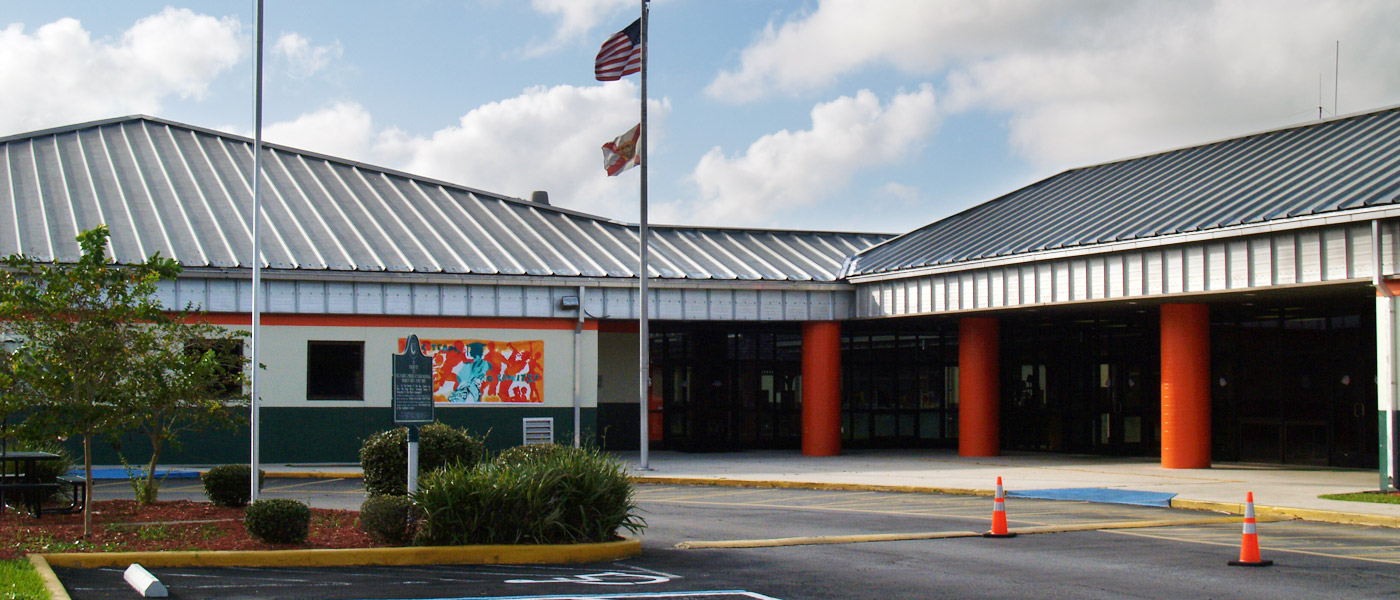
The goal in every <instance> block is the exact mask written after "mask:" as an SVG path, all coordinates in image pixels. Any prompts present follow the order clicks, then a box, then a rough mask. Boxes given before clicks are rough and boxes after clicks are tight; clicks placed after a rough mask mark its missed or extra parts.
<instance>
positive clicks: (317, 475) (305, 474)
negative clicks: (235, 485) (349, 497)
mask: <svg viewBox="0 0 1400 600" xmlns="http://www.w3.org/2000/svg"><path fill="white" fill-rule="evenodd" d="M263 476H264V477H277V478H280V479H364V474H363V473H328V472H324V471H266V472H264V473H263Z"/></svg>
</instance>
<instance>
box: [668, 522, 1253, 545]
mask: <svg viewBox="0 0 1400 600" xmlns="http://www.w3.org/2000/svg"><path fill="white" fill-rule="evenodd" d="M1241 520H1242V519H1241V518H1240V517H1204V518H1197V519H1157V520H1150V521H1107V522H1098V523H1076V524H1073V525H1045V526H1040V527H1018V528H1015V529H1011V530H1010V532H1011V533H1018V534H1025V535H1035V534H1040V533H1072V532H1077V531H1104V530H1109V529H1142V528H1148V527H1176V526H1181V525H1208V524H1214V523H1239V522H1240V521H1241ZM969 537H982V534H980V533H974V532H971V531H932V532H925V533H876V534H866V535H819V536H808V537H791V538H771V539H757V540H714V541H692V542H681V543H679V544H676V548H679V549H681V550H698V549H704V548H773V547H779V546H810V545H819V544H859V543H865V542H902V541H909V540H946V539H954V538H969Z"/></svg>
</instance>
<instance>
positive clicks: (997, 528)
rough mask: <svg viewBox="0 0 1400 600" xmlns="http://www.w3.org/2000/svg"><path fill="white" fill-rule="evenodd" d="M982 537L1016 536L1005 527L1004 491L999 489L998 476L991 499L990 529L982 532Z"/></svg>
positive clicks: (999, 479)
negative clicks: (995, 493) (994, 492)
mask: <svg viewBox="0 0 1400 600" xmlns="http://www.w3.org/2000/svg"><path fill="white" fill-rule="evenodd" d="M982 537H995V538H1009V537H1016V534H1014V533H1011V532H1010V531H1008V530H1007V529H1006V493H1005V492H1003V491H1002V489H1001V478H1000V477H997V497H996V499H995V500H993V501H992V530H991V531H988V532H987V533H984V534H982Z"/></svg>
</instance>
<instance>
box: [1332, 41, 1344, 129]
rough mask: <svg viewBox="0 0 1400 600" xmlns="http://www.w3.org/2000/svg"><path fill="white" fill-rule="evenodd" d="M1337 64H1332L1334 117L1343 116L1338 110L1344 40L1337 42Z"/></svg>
mask: <svg viewBox="0 0 1400 600" xmlns="http://www.w3.org/2000/svg"><path fill="white" fill-rule="evenodd" d="M1334 56H1335V57H1336V62H1335V63H1333V64H1332V77H1333V79H1332V116H1336V115H1339V114H1341V113H1340V112H1338V111H1339V109H1338V108H1337V92H1338V89H1339V86H1340V84H1341V82H1342V73H1341V68H1342V40H1337V52H1336V54H1335V55H1334Z"/></svg>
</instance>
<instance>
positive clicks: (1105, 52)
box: [0, 0, 1400, 232]
mask: <svg viewBox="0 0 1400 600" xmlns="http://www.w3.org/2000/svg"><path fill="white" fill-rule="evenodd" d="M638 11H639V2H638V1H637V0H529V1H526V0H513V1H511V0H457V1H453V2H446V1H430V0H403V1H398V2H360V1H348V0H340V1H329V0H266V21H265V23H266V25H265V38H266V41H265V46H264V52H265V66H266V75H265V92H264V123H265V137H266V139H267V140H268V141H272V142H278V143H284V144H288V145H292V146H296V147H300V148H305V149H308V150H313V151H318V152H323V153H327V154H332V155H336V156H343V157H346V158H350V159H354V160H360V161H364V162H368V163H372V164H377V165H382V166H386V167H390V168H395V169H401V170H405V171H409V172H413V173H418V174H422V175H426V176H430V177H435V178H439V179H444V180H447V181H451V182H454V183H459V184H462V185H466V186H469V187H475V188H479V189H485V190H490V191H493V192H498V193H503V194H508V195H512V196H518V197H526V196H528V195H529V193H530V192H531V191H532V190H536V189H545V190H548V191H549V192H550V194H551V198H552V200H553V202H554V203H555V204H557V205H560V206H564V207H568V208H572V209H575V210H580V211H583V212H588V213H593V214H598V215H602V216H605V217H609V218H613V219H618V220H622V221H628V222H634V221H635V220H636V219H637V188H638V185H637V184H638V171H637V170H635V169H634V170H632V171H628V172H626V173H623V174H622V175H620V176H617V177H611V178H609V177H606V176H605V175H604V173H603V166H602V152H601V150H600V149H599V147H600V146H601V145H602V144H603V143H604V142H606V141H608V140H610V139H612V138H613V137H615V136H617V135H620V134H622V133H623V132H624V131H626V130H627V129H628V128H630V127H631V126H632V125H633V124H635V123H636V121H637V106H638V104H637V95H638V78H637V77H636V76H631V77H628V78H626V79H624V80H623V81H620V82H614V83H607V84H604V83H601V82H597V81H594V79H593V76H592V60H593V56H594V54H596V52H597V50H598V47H599V45H600V44H601V43H602V41H603V40H604V39H606V38H607V37H608V36H609V35H611V34H612V33H613V32H615V31H617V30H619V29H621V28H622V27H623V26H625V25H627V24H628V23H629V22H631V20H632V19H634V18H636V16H637V15H638V14H639V13H638ZM651 14H652V19H651V25H652V27H651V38H652V43H651V46H650V50H651V58H652V61H651V66H650V72H649V75H650V77H649V96H650V100H651V106H652V120H651V132H652V133H651V135H652V148H651V165H650V171H649V176H650V182H651V185H650V200H651V203H650V207H651V220H652V221H653V222H659V223H677V224H697V225H720V226H734V227H777V228H796V229H821V230H843V231H877V232H904V231H908V230H910V229H913V228H915V227H918V226H920V225H923V224H926V223H928V222H932V221H934V220H936V219H939V218H942V217H945V216H948V215H950V214H953V213H955V212H957V211H959V210H962V209H964V208H967V207H969V206H972V205H974V204H977V203H980V202H983V201H987V200H990V199H993V198H995V197H996V196H998V195H1000V194H1003V193H1006V192H1009V191H1012V190H1014V189H1017V188H1019V187H1021V186H1024V185H1026V184H1029V183H1031V182H1033V181H1035V180H1037V179H1040V178H1042V177H1045V176H1048V175H1052V174H1054V173H1056V172H1059V171H1062V170H1064V169H1066V168H1073V167H1077V166H1084V165H1088V164H1094V163H1097V162H1104V161H1109V160H1114V159H1118V158H1124V157H1128V156H1132V155H1137V154H1142V153H1147V152H1153V151H1159V150H1164V149H1169V148H1173V147H1179V146H1183V145H1189V144H1195V143H1201V142H1207V141H1212V140H1216V139H1220V138H1224V137H1229V136H1234V135H1240V134H1245V133H1249V132H1253V131H1259V130H1263V129H1269V128H1274V127H1281V126H1286V125H1291V124H1296V123H1301V122H1305V121H1307V120H1309V119H1315V118H1317V114H1318V106H1319V96H1320V97H1321V99H1322V101H1321V105H1322V106H1323V112H1324V113H1325V114H1327V115H1329V116H1330V115H1331V113H1332V111H1333V109H1334V104H1333V93H1334V87H1333V81H1334V77H1336V76H1338V75H1339V78H1338V79H1339V81H1340V86H1339V90H1338V91H1339V94H1338V96H1339V97H1340V102H1339V105H1340V106H1339V108H1340V111H1341V113H1343V114H1346V113H1352V112H1358V111H1364V110H1369V109H1373V108H1379V107H1383V106H1390V105H1394V104H1400V69H1397V68H1396V65H1397V64H1400V36H1396V35H1394V32H1395V31H1400V3H1397V2H1390V1H1385V0H1380V1H1374V2H1367V1H1362V0H1338V1H1327V0H1316V1H1308V2H1305V1H1301V0H1269V1H1265V0H1256V1H1211V0H1173V1H1171V2H1165V1H1163V2H1150V1H1129V0H1123V1H1114V2H1105V1H1072V0H1053V1H1052V0H1016V1H1005V2H960V1H952V0H950V1H946V2H945V1H937V0H908V1H899V0H878V1H874V0H808V1H784V0H655V1H654V2H653V4H652V13H651ZM253 22H254V21H253V3H252V2H251V1H244V2H198V1H183V2H171V3H163V2H143V1H140V0H124V1H122V2H106V1H98V0H86V1H67V0H55V1H50V2H32V1H24V2H18V1H12V0H0V89H4V90H6V93H5V94H3V95H0V135H9V134H14V133H21V132H25V131H32V130H36V129H41V128H46V127H52V126H59V125H65V124H72V123H78V122H83V121H88V120H94V119H102V118H108V117H115V116H121V115H127V114H134V113H145V114H151V115H155V116H159V117H163V118H167V119H172V120H176V121H181V122H185V123H190V124H193V125H198V126H203V127H212V128H217V129H223V130H228V131H233V132H236V133H240V134H245V135H247V134H249V133H250V132H251V129H252V108H251V94H252V92H251V76H252V60H251V56H252V55H251V47H252V31H253ZM1338 41H1340V42H1341V52H1340V58H1341V61H1340V65H1341V66H1340V73H1338V72H1337V71H1336V70H1334V61H1335V58H1336V54H1335V44H1336V43H1337V42H1338Z"/></svg>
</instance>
